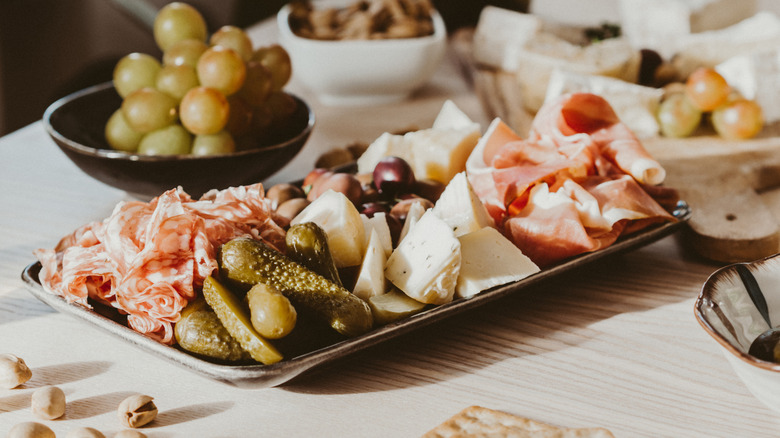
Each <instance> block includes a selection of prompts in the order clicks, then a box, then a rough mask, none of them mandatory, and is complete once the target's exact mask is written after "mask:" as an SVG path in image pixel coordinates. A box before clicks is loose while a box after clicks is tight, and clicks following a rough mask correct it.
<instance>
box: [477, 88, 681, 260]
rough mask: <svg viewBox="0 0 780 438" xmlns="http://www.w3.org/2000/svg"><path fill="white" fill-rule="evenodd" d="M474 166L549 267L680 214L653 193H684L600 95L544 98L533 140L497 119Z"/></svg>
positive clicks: (515, 234) (499, 220) (515, 232)
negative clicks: (667, 183)
mask: <svg viewBox="0 0 780 438" xmlns="http://www.w3.org/2000/svg"><path fill="white" fill-rule="evenodd" d="M466 170H467V174H468V176H469V181H470V182H471V184H472V187H473V188H474V191H475V193H477V195H478V196H479V197H480V199H481V200H482V202H483V203H484V204H485V205H486V207H487V209H488V212H489V213H490V215H491V216H492V217H493V219H494V220H495V222H496V224H498V225H499V227H500V228H501V229H502V230H503V232H504V234H506V235H507V236H508V237H509V238H510V239H511V240H512V241H513V242H514V243H515V244H516V245H517V246H518V247H519V248H520V249H521V250H522V251H523V252H524V253H525V254H526V255H528V256H529V257H530V258H531V259H532V260H533V261H534V262H535V263H536V264H537V265H540V266H548V265H551V264H554V263H556V262H558V261H560V260H562V259H565V258H568V257H571V256H574V255H577V254H581V253H583V252H589V251H595V250H598V249H601V248H604V247H606V246H609V245H611V244H612V243H614V242H615V241H616V240H617V239H618V237H620V236H621V235H623V234H627V233H630V232H634V231H636V230H638V229H641V228H643V227H645V226H647V225H649V224H652V223H656V222H660V221H672V220H675V219H674V218H673V217H672V216H671V215H670V214H669V213H668V212H667V211H666V210H665V209H664V208H663V207H661V206H660V205H659V204H658V202H656V201H655V199H654V197H659V198H662V199H663V200H664V201H665V202H667V203H668V202H674V201H673V200H674V199H676V192H674V191H673V190H672V189H667V188H662V187H659V186H658V184H660V183H661V182H663V179H664V177H665V172H664V169H663V168H662V167H661V166H660V165H659V164H658V163H657V162H656V161H655V160H654V159H653V158H652V157H651V156H650V155H649V154H648V153H647V151H646V150H645V149H644V147H643V146H642V144H641V143H640V142H639V140H637V138H636V137H635V136H634V134H633V133H632V132H631V131H630V130H629V129H628V128H626V126H625V125H624V124H623V123H621V122H620V120H619V119H618V117H617V115H616V114H615V112H614V111H613V110H612V108H611V106H610V105H609V104H608V103H607V102H606V100H604V99H603V98H601V97H599V96H596V95H593V94H588V93H574V94H569V95H565V96H561V97H560V98H558V99H556V100H553V101H551V102H549V103H547V104H545V105H544V106H543V107H542V109H541V110H540V111H539V113H538V114H537V115H536V117H535V118H534V121H533V123H532V128H531V131H530V133H529V136H528V138H526V139H523V138H521V137H520V136H518V135H517V134H516V133H514V132H513V131H512V130H511V128H509V127H508V126H507V125H506V124H504V123H503V122H502V121H501V120H499V119H496V120H494V121H493V123H491V126H490V127H489V128H488V130H487V131H486V133H485V135H484V136H483V138H482V139H481V140H480V142H479V143H478V144H477V146H476V147H475V149H474V151H473V152H472V154H471V156H470V157H469V159H468V161H467V163H466ZM649 187H652V190H647V189H646V188H649ZM651 194H652V196H651Z"/></svg>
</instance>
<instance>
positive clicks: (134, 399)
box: [117, 394, 157, 427]
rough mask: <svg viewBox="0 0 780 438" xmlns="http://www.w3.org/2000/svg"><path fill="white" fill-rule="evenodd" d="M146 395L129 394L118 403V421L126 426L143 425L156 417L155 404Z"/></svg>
mask: <svg viewBox="0 0 780 438" xmlns="http://www.w3.org/2000/svg"><path fill="white" fill-rule="evenodd" d="M152 400H154V399H153V398H152V397H149V396H148V395H142V394H138V395H131V396H130V397H127V398H126V399H124V400H122V402H121V403H119V408H117V414H118V415H119V421H120V422H121V423H122V424H123V425H125V426H127V427H143V426H145V425H147V424H149V423H150V422H151V421H152V420H154V419H155V418H157V406H155V405H154V402H153V401H152Z"/></svg>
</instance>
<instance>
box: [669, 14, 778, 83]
mask: <svg viewBox="0 0 780 438" xmlns="http://www.w3.org/2000/svg"><path fill="white" fill-rule="evenodd" d="M670 44H672V46H671V47H670V49H669V50H671V51H673V52H674V53H675V56H674V58H673V59H672V64H673V65H674V67H675V68H676V69H677V70H678V72H679V74H680V75H681V77H687V76H688V75H689V74H690V73H691V72H693V71H694V70H695V69H696V68H698V67H700V66H705V67H715V66H717V65H718V64H720V63H722V62H725V61H726V60H728V59H729V58H732V57H734V56H738V55H744V54H746V53H750V52H755V51H761V50H767V49H772V48H776V47H778V46H780V18H779V17H778V16H777V15H775V14H774V13H772V12H768V11H764V12H759V13H757V14H755V15H754V16H752V17H750V18H747V19H745V20H742V21H740V22H739V23H737V24H734V25H732V26H729V27H726V28H723V29H719V30H713V31H707V32H700V33H695V34H690V35H686V36H684V37H680V38H677V39H675V40H674V42H673V43H670Z"/></svg>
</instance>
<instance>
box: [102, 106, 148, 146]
mask: <svg viewBox="0 0 780 438" xmlns="http://www.w3.org/2000/svg"><path fill="white" fill-rule="evenodd" d="M105 136H106V141H107V142H108V144H109V146H111V147H112V148H114V149H116V150H118V151H125V152H135V151H136V150H137V149H138V143H139V142H140V141H141V137H143V134H141V133H140V132H136V131H134V130H133V128H131V127H130V125H128V124H127V121H126V120H125V117H124V116H123V115H122V110H121V109H117V110H116V111H114V113H113V114H111V117H109V118H108V122H106V128H105Z"/></svg>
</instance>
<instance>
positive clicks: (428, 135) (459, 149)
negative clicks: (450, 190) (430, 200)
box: [404, 124, 480, 184]
mask: <svg viewBox="0 0 780 438" xmlns="http://www.w3.org/2000/svg"><path fill="white" fill-rule="evenodd" d="M478 126H479V125H477V124H474V126H471V127H466V128H458V129H424V130H420V131H414V132H409V133H407V134H405V135H404V137H405V138H406V139H407V140H408V141H409V144H410V145H411V148H412V149H413V150H414V158H413V161H412V162H411V163H410V164H411V165H412V169H413V170H414V176H415V177H416V178H417V179H426V178H429V179H433V180H436V181H439V182H441V183H443V184H447V183H448V182H449V181H450V180H451V179H452V177H453V176H455V175H456V174H457V173H458V172H460V171H463V170H465V169H466V160H467V159H468V157H469V154H471V151H472V150H473V149H474V146H476V145H477V142H478V141H479V136H480V132H479V129H478Z"/></svg>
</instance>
